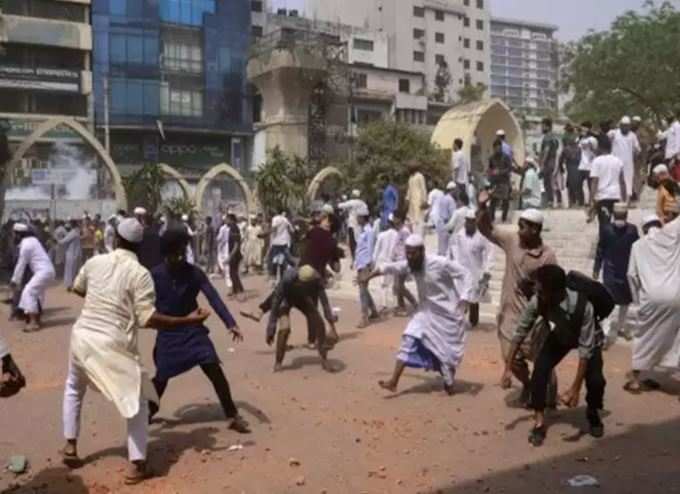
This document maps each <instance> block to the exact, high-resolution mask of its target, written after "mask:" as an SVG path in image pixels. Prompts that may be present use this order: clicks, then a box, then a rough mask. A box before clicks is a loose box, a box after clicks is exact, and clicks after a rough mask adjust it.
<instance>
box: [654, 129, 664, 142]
mask: <svg viewBox="0 0 680 494" xmlns="http://www.w3.org/2000/svg"><path fill="white" fill-rule="evenodd" d="M665 138H666V133H665V132H664V131H663V130H660V131H659V132H657V133H656V140H657V141H663V140H664V139H665Z"/></svg>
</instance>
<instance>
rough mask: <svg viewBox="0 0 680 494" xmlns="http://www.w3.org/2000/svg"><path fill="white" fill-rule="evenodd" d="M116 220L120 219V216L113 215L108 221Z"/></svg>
mask: <svg viewBox="0 0 680 494" xmlns="http://www.w3.org/2000/svg"><path fill="white" fill-rule="evenodd" d="M116 218H118V215H115V214H112V215H111V216H109V218H108V219H107V220H106V221H111V220H115V219H116Z"/></svg>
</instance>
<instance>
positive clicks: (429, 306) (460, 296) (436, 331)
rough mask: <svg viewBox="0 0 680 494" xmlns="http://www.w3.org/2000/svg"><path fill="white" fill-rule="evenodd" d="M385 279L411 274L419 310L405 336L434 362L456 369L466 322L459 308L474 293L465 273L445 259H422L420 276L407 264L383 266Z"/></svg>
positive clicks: (457, 265) (398, 263)
mask: <svg viewBox="0 0 680 494" xmlns="http://www.w3.org/2000/svg"><path fill="white" fill-rule="evenodd" d="M381 271H382V272H383V274H385V275H394V276H398V275H407V274H411V275H412V276H413V278H414V280H415V282H416V287H417V289H418V310H417V312H416V314H415V315H414V316H413V318H412V319H411V320H410V321H409V323H408V326H407V327H406V330H405V331H404V334H405V335H407V336H411V337H413V338H415V339H417V340H420V341H421V342H422V343H423V345H424V346H425V347H426V348H427V349H428V350H430V351H431V352H432V353H433V354H434V355H435V356H436V357H437V359H438V360H439V361H440V362H441V363H443V364H445V365H449V366H453V367H457V366H458V364H460V362H461V360H462V359H463V352H464V349H465V330H466V328H467V324H468V323H467V319H466V316H465V312H464V311H463V310H462V308H461V307H460V302H461V301H463V300H464V301H469V300H470V298H471V296H472V291H473V289H474V287H473V284H472V279H471V277H470V274H469V272H468V270H466V269H464V268H462V267H461V266H460V265H459V264H458V263H456V262H453V261H450V260H449V259H446V258H445V257H439V256H429V255H426V256H425V260H424V266H423V269H422V270H421V271H420V272H412V271H411V270H410V268H409V265H408V262H407V261H401V262H397V263H392V264H386V265H385V266H383V268H382V269H381Z"/></svg>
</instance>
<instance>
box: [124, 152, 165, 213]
mask: <svg viewBox="0 0 680 494" xmlns="http://www.w3.org/2000/svg"><path fill="white" fill-rule="evenodd" d="M163 182H165V177H164V176H163V171H162V170H161V167H160V166H158V165H157V164H147V165H144V166H143V167H142V168H140V169H139V170H137V171H136V172H134V173H133V174H132V175H130V176H128V177H125V178H124V179H123V186H124V187H125V194H126V195H127V199H128V204H129V205H130V207H133V208H135V207H138V206H141V207H143V208H144V209H146V210H147V211H149V212H151V213H155V212H156V211H158V208H159V207H160V205H161V201H162V198H161V188H162V187H163Z"/></svg>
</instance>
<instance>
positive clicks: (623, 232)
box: [593, 203, 640, 347]
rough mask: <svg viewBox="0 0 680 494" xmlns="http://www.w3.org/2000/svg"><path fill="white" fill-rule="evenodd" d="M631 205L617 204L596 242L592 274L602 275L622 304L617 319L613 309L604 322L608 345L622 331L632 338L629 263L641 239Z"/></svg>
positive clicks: (615, 300) (616, 299)
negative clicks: (628, 320)
mask: <svg viewBox="0 0 680 494" xmlns="http://www.w3.org/2000/svg"><path fill="white" fill-rule="evenodd" d="M627 219H628V208H627V207H626V205H625V204H623V203H617V204H615V205H614V221H613V222H612V223H609V224H607V225H604V226H603V228H602V231H601V233H600V239H599V241H598V244H597V255H596V257H595V266H594V267H593V278H595V279H599V277H600V271H602V272H603V273H602V282H603V283H604V286H606V287H607V289H608V290H609V291H610V292H611V294H612V297H613V298H614V302H616V305H618V306H619V310H618V318H617V321H616V323H614V313H612V315H611V316H610V317H609V318H608V319H607V320H606V321H605V322H604V324H603V329H604V333H605V336H606V338H607V340H606V347H609V346H611V345H612V344H614V343H615V342H616V338H617V336H618V334H619V332H621V333H623V334H624V336H625V337H626V339H630V336H629V335H628V332H627V330H626V327H625V325H626V316H627V315H628V306H629V305H630V303H631V302H632V300H633V297H632V295H631V292H630V285H629V284H628V263H629V261H630V252H631V250H632V248H633V244H634V243H635V242H637V241H638V239H639V238H640V236H639V235H638V231H637V228H636V227H635V226H634V225H631V224H630V223H628V221H627Z"/></svg>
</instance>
